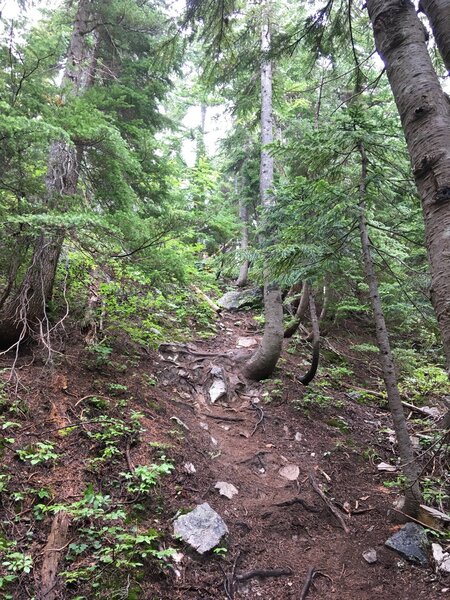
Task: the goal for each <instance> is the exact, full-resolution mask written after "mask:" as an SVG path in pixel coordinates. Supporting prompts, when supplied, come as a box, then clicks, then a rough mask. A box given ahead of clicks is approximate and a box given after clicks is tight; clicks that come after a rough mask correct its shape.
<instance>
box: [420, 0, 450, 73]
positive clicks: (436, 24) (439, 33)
mask: <svg viewBox="0 0 450 600" xmlns="http://www.w3.org/2000/svg"><path fill="white" fill-rule="evenodd" d="M419 9H421V10H422V11H423V12H424V13H425V14H426V16H427V17H428V20H429V22H430V25H431V29H432V31H433V36H434V39H435V41H436V45H437V47H438V49H439V52H440V53H441V56H442V58H443V60H444V64H445V68H446V69H447V73H448V74H449V75H450V0H421V1H420V2H419Z"/></svg>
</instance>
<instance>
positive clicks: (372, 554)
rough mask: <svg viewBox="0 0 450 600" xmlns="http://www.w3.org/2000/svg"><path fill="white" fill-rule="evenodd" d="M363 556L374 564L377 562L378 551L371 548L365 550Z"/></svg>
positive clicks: (370, 563)
mask: <svg viewBox="0 0 450 600" xmlns="http://www.w3.org/2000/svg"><path fill="white" fill-rule="evenodd" d="M363 558H364V560H365V561H366V562H367V563H369V565H372V564H373V563H375V562H377V551H376V550H375V549H374V548H369V549H368V550H366V551H365V552H363Z"/></svg>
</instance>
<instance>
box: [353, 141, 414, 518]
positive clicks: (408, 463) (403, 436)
mask: <svg viewBox="0 0 450 600" xmlns="http://www.w3.org/2000/svg"><path fill="white" fill-rule="evenodd" d="M359 151H360V155H361V179H360V186H359V196H360V204H359V232H360V237H361V247H362V254H363V262H364V270H365V274H366V280H367V284H368V286H369V294H370V301H371V304H372V310H373V316H374V320H375V327H376V336H377V345H378V349H379V351H380V363H381V368H382V371H383V379H384V383H385V386H386V392H387V397H388V403H389V409H390V412H391V415H392V421H393V425H394V430H395V435H396V437H397V443H398V449H399V454H400V458H401V460H402V463H403V472H404V474H405V476H406V479H407V482H406V489H405V498H406V502H405V507H404V512H406V514H408V515H410V516H412V517H414V516H415V515H416V514H417V511H418V509H419V506H420V504H421V502H422V498H421V494H420V488H419V482H418V477H419V473H420V469H419V466H418V464H417V461H416V459H415V457H414V450H413V447H412V444H411V439H410V437H409V433H408V428H407V425H406V418H405V414H404V412H403V406H402V401H401V398H400V393H399V391H398V384H397V375H396V372H395V366H394V358H393V356H392V351H391V345H390V341H389V333H388V330H387V326H386V321H385V318H384V313H383V307H382V305H381V299H380V295H379V291H378V280H377V276H376V274H375V269H374V264H373V259H372V252H371V247H370V240H369V234H368V231H367V223H366V217H365V197H366V185H367V183H366V182H367V167H368V161H367V155H366V152H365V149H364V145H363V143H362V142H360V144H359Z"/></svg>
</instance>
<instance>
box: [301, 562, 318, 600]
mask: <svg viewBox="0 0 450 600" xmlns="http://www.w3.org/2000/svg"><path fill="white" fill-rule="evenodd" d="M315 573H316V570H315V569H314V567H309V569H308V572H307V574H306V579H305V583H304V584H303V588H302V592H301V594H300V600H305V598H306V596H307V595H308V592H309V588H310V587H311V584H312V582H313V580H314V575H315Z"/></svg>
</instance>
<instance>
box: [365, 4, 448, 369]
mask: <svg viewBox="0 0 450 600" xmlns="http://www.w3.org/2000/svg"><path fill="white" fill-rule="evenodd" d="M367 8H368V11H369V16H370V19H371V21H372V24H373V31H374V37H375V43H376V47H377V50H378V52H379V53H380V55H381V57H382V59H383V61H384V63H385V65H386V71H387V75H388V78H389V83H390V85H391V88H392V91H393V94H394V98H395V101H396V104H397V108H398V111H399V114H400V118H401V121H402V126H403V130H404V132H405V137H406V142H407V145H408V150H409V154H410V157H411V162H412V165H413V173H414V178H415V181H416V185H417V189H418V191H419V195H420V198H421V200H422V208H423V214H424V220H425V233H426V242H427V249H428V255H429V260H430V271H431V300H432V303H433V306H434V310H435V313H436V316H437V320H438V323H439V327H440V331H441V335H442V340H443V345H444V350H445V354H446V357H447V366H448V367H449V368H450V237H449V234H448V232H449V231H450V110H449V104H448V100H447V98H446V95H445V94H444V92H443V90H442V88H441V85H440V83H439V80H438V77H437V75H436V72H435V71H434V68H433V65H432V63H431V59H430V56H429V54H428V49H427V45H426V31H425V28H424V26H423V25H422V23H421V22H420V20H419V18H418V16H417V14H416V11H415V8H414V5H413V3H412V2H411V1H410V0H367ZM444 24H445V27H446V28H447V29H448V23H447V22H446V21H443V25H444Z"/></svg>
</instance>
